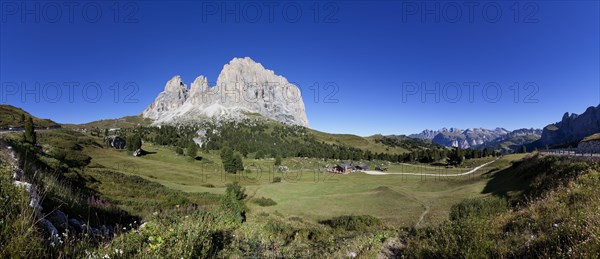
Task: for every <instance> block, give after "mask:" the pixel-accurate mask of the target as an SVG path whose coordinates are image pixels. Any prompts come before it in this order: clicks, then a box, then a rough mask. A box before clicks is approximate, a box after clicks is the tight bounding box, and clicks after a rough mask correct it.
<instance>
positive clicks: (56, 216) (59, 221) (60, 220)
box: [49, 210, 69, 229]
mask: <svg viewBox="0 0 600 259" xmlns="http://www.w3.org/2000/svg"><path fill="white" fill-rule="evenodd" d="M49 219H50V221H51V222H52V224H54V226H56V227H57V228H60V229H67V227H69V219H68V217H67V214H65V213H64V212H62V211H60V210H57V211H54V212H52V214H50V217H49Z"/></svg>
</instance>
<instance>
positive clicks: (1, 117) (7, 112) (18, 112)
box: [0, 105, 60, 129]
mask: <svg viewBox="0 0 600 259" xmlns="http://www.w3.org/2000/svg"><path fill="white" fill-rule="evenodd" d="M29 116H31V117H32V119H33V125H34V126H35V127H36V128H47V127H59V126H60V125H58V123H56V122H54V121H51V120H49V119H40V118H37V117H35V116H32V115H31V114H29V113H28V112H26V111H24V110H22V109H21V108H17V107H14V106H11V105H0V129H8V128H11V127H12V128H23V127H25V120H24V119H23V118H27V117H29Z"/></svg>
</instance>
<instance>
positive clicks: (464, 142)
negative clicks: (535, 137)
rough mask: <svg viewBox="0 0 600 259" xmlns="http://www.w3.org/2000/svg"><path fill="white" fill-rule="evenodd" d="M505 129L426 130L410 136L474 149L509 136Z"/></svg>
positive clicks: (445, 144)
mask: <svg viewBox="0 0 600 259" xmlns="http://www.w3.org/2000/svg"><path fill="white" fill-rule="evenodd" d="M508 133H509V131H508V130H506V129H504V128H496V129H493V130H489V129H482V128H469V129H466V130H462V129H457V128H450V129H447V128H442V129H440V130H424V131H423V132H421V133H419V134H413V135H410V137H413V138H421V139H431V141H432V142H433V143H435V144H439V145H443V146H447V147H460V148H463V149H465V148H474V147H477V146H480V145H482V144H485V143H487V142H490V141H492V140H494V139H496V138H498V137H501V136H504V135H506V134H508Z"/></svg>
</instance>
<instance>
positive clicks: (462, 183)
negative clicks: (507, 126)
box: [84, 143, 522, 226]
mask: <svg viewBox="0 0 600 259" xmlns="http://www.w3.org/2000/svg"><path fill="white" fill-rule="evenodd" d="M144 150H145V151H147V152H148V154H147V155H145V156H143V157H133V156H131V155H130V154H129V153H127V152H126V151H119V150H114V149H107V148H100V147H86V148H85V149H84V153H86V154H88V155H90V156H91V157H92V158H93V159H92V164H90V167H106V168H111V169H114V170H117V171H120V172H123V173H125V174H130V175H138V176H141V177H143V178H145V179H148V180H151V181H154V182H157V183H160V184H162V185H164V186H166V187H168V188H172V189H175V190H181V191H185V192H208V193H216V194H222V193H223V192H224V190H225V185H226V184H227V183H231V182H234V181H237V182H240V183H241V184H242V185H243V186H245V188H246V193H247V194H248V200H251V201H252V200H253V199H256V198H262V197H264V198H270V199H272V200H274V201H275V202H276V203H277V204H276V205H273V206H268V207H261V206H259V205H257V204H256V203H253V202H249V203H248V205H249V206H250V209H251V210H250V213H249V215H248V216H249V220H252V219H253V218H254V217H256V216H257V215H259V214H260V213H263V212H266V213H280V214H282V215H284V216H286V217H293V216H298V217H302V218H305V219H309V220H315V221H317V220H322V219H326V218H331V217H334V216H339V215H363V214H369V215H372V216H376V217H379V218H381V219H383V220H384V221H385V222H387V223H389V224H393V225H399V226H409V225H415V224H417V223H418V224H419V225H425V224H428V223H436V222H439V221H441V220H443V219H445V218H447V216H448V212H449V210H450V206H451V205H452V204H455V203H457V202H460V201H461V200H463V199H465V198H470V197H477V196H483V195H486V194H482V190H483V189H484V187H486V184H487V182H488V174H486V173H488V172H490V171H491V170H498V169H500V168H503V167H506V166H509V165H510V161H513V160H516V159H518V158H521V157H522V156H519V155H510V156H505V157H503V158H501V159H500V160H498V161H496V162H494V163H491V164H490V165H487V166H485V167H483V168H481V169H480V170H478V171H477V172H475V173H474V174H472V175H466V176H460V177H444V176H443V174H444V173H440V176H439V177H431V176H430V177H426V176H412V175H367V174H365V173H363V172H353V173H350V174H347V175H336V174H331V173H320V172H317V171H316V170H312V171H311V170H309V169H315V168H324V167H325V166H327V165H333V164H335V163H336V161H333V160H328V161H325V160H322V159H305V158H287V159H284V160H283V163H282V164H283V165H285V166H288V167H289V168H290V170H293V172H290V173H280V172H276V170H274V169H273V163H274V160H272V159H260V160H256V159H244V165H245V167H246V171H245V172H244V173H238V174H237V175H233V174H227V173H225V172H223V171H222V170H221V169H220V168H221V161H220V157H219V155H218V153H217V152H210V153H204V152H200V153H199V154H198V155H199V156H201V157H202V159H201V160H192V159H191V158H189V157H185V156H181V155H177V154H176V153H175V151H174V150H173V149H171V148H168V147H163V146H157V145H152V144H150V143H146V144H144ZM249 157H251V156H249ZM490 160H491V158H488V159H478V160H476V161H470V162H471V163H472V164H473V167H474V166H476V165H479V164H483V163H485V162H488V161H490ZM375 164H376V163H370V165H372V166H373V165H375ZM388 167H389V170H390V171H394V172H400V170H401V172H405V173H431V172H445V174H453V173H461V172H465V171H468V170H469V169H468V168H456V169H454V168H453V169H446V168H440V169H439V170H436V169H433V168H431V166H419V165H402V164H401V165H396V164H392V165H389V166H388ZM248 169H249V170H248ZM300 169H304V170H300ZM275 177H280V178H281V179H282V180H281V182H278V183H273V182H272V181H273V179H274V178H275Z"/></svg>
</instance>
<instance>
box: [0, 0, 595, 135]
mask: <svg viewBox="0 0 600 259" xmlns="http://www.w3.org/2000/svg"><path fill="white" fill-rule="evenodd" d="M69 2H75V3H77V4H78V5H77V6H73V7H69V6H66V5H65V4H64V3H62V2H55V1H53V2H52V3H53V4H51V5H48V4H46V2H27V3H25V6H23V5H21V4H22V2H20V1H2V2H1V3H2V5H1V7H2V9H1V10H0V14H1V15H2V20H0V30H1V31H0V44H1V45H0V65H1V67H0V81H1V82H2V89H0V90H2V91H0V94H1V96H0V101H1V102H2V103H8V104H12V105H15V106H19V107H22V108H24V109H26V110H27V111H29V112H31V113H32V114H34V115H36V116H39V117H44V118H51V119H53V120H55V121H58V122H62V123H82V122H88V121H92V120H98V119H104V118H115V117H121V116H125V115H133V114H139V113H141V112H142V111H143V110H144V109H145V107H146V106H148V105H149V104H150V103H151V102H152V101H153V100H154V98H155V97H156V96H157V95H158V93H159V92H160V91H162V90H163V88H164V84H165V82H166V81H167V80H169V79H170V78H171V77H172V76H173V75H177V74H179V75H181V76H182V77H183V79H184V80H185V81H186V83H187V84H188V85H190V84H191V82H192V81H193V80H194V79H195V78H196V76H198V75H206V76H207V77H208V78H209V81H213V82H214V81H216V79H217V76H218V73H219V72H220V70H221V69H222V67H223V65H224V64H225V63H227V62H228V61H229V60H231V59H232V58H233V57H245V56H249V57H251V58H252V59H254V60H255V61H257V62H260V63H262V64H263V65H264V66H265V67H267V68H269V69H273V70H275V72H276V73H277V74H280V75H283V76H285V77H286V78H288V80H289V81H291V82H294V83H296V84H297V85H299V86H300V87H301V89H302V90H303V97H304V102H305V105H306V112H307V115H308V119H309V121H310V124H311V128H314V129H317V130H322V131H327V132H336V133H337V132H340V133H354V134H359V135H371V134H377V133H383V134H409V133H414V132H419V131H421V130H423V129H426V128H429V129H437V128H441V127H458V128H469V127H484V128H495V127H505V128H507V129H517V128H523V127H527V128H529V127H538V128H541V127H543V126H545V125H546V124H548V123H551V122H555V121H558V120H560V118H561V116H562V114H563V113H564V112H566V111H568V112H576V113H581V112H583V111H584V110H585V108H587V107H588V106H592V105H594V106H596V105H598V104H599V102H600V88H599V87H600V82H599V78H600V65H599V60H600V53H599V48H600V40H599V34H600V16H599V13H600V6H599V3H598V2H597V1H543V2H542V1H539V2H530V3H531V4H529V5H528V4H526V3H527V2H514V1H496V2H491V3H490V2H481V3H480V4H479V5H478V6H475V7H469V6H467V5H465V3H464V2H443V1H439V2H437V1H429V2H426V3H424V5H425V6H423V2H420V1H419V2H413V1H380V2H378V1H352V2H329V3H331V4H329V5H326V3H328V2H317V5H318V8H316V9H318V10H319V14H318V15H317V17H316V19H315V3H316V2H312V1H311V2H305V1H296V2H284V3H280V4H279V5H278V6H274V7H269V5H268V4H264V3H262V2H250V3H251V4H248V3H247V2H227V3H226V4H225V5H223V4H222V3H221V2H216V1H199V2H192V1H181V2H177V1H148V2H133V3H134V4H132V5H126V4H125V2H119V4H115V2H113V1H96V2H92V4H87V2H77V1H69ZM35 3H39V7H36V4H35ZM236 3H238V4H239V8H238V9H237V10H236ZM286 3H287V5H286ZM215 4H216V5H215ZM486 4H487V5H486ZM436 5H439V8H437V9H436ZM84 6H85V7H86V8H85V10H87V15H86V12H84ZM284 6H285V7H286V8H287V9H285V10H287V13H288V16H285V15H284V14H285V12H284ZM484 6H486V8H485V10H486V11H487V12H484ZM23 7H25V8H26V9H28V10H29V11H28V12H22V11H23V10H22V8H23ZM57 7H58V10H60V12H61V13H60V14H59V15H58V16H57V13H56V10H57ZM97 7H100V8H101V9H102V14H101V15H100V16H98V20H97V21H96V22H92V21H93V20H94V18H95V16H96V13H95V9H96V8H97ZM116 7H118V9H119V10H120V12H119V13H118V14H116V13H115V10H116V9H115V8H116ZM136 7H137V11H136V10H134V9H135V8H136ZM296 7H299V8H300V10H302V14H301V16H300V17H299V18H298V20H297V21H295V22H294V21H293V20H294V18H295V16H296V12H295V11H296V9H295V8H296ZM423 7H425V8H427V10H429V11H428V12H421V10H422V8H423ZM457 7H458V9H457ZM496 7H499V8H500V9H501V11H502V14H501V15H499V16H496V15H495V13H496V9H495V8H496ZM36 8H37V9H36ZM71 8H72V10H73V12H72V16H70V14H71V12H70V9H71ZM208 8H213V9H208ZM214 8H216V9H214ZM223 8H227V10H229V11H227V12H221V11H222V10H223ZM257 8H258V9H259V10H260V12H261V15H260V17H259V18H258V22H254V21H253V19H254V18H255V16H256V10H257ZM414 8H417V9H418V10H416V12H412V11H413V10H415V9H414ZM213 10H216V12H213ZM270 10H273V12H272V16H271V17H270ZM456 10H460V12H461V13H462V16H460V17H459V18H458V20H457V21H456V22H453V19H455V17H456ZM470 10H473V12H472V15H471V12H470ZM515 10H519V12H518V14H517V13H516V12H515ZM134 11H135V12H134ZM28 13H34V14H28ZM485 13H487V15H486V14H485ZM36 15H39V17H40V21H39V22H36V20H35V19H36V17H35V16H36ZM224 15H225V17H224V19H223V16H224ZM236 15H239V21H236V17H235V16H236ZM437 15H439V17H440V19H439V22H438V21H436V16H437ZM115 17H116V18H117V19H116V20H117V21H118V22H115ZM55 19H56V20H57V21H56V22H55V21H54V20H55ZM271 19H272V21H271ZM494 19H497V21H495V20H494ZM515 19H517V22H515ZM36 82H38V83H40V86H41V87H40V88H39V91H37V92H35V91H36V90H35V83H36ZM53 82H56V83H58V84H63V83H65V82H67V83H68V82H78V83H79V84H80V86H78V87H75V88H74V94H73V96H72V98H73V100H70V98H69V91H68V89H69V88H68V87H64V86H63V87H62V88H61V89H62V96H60V97H57V96H56V88H54V87H52V84H53ZM128 82H133V83H135V84H136V85H137V86H138V87H139V91H138V92H137V93H134V94H133V95H132V96H130V97H131V98H128V99H127V100H125V95H126V94H130V93H132V91H131V90H132V89H133V88H125V85H126V83H128ZM328 82H334V83H335V84H336V85H337V86H338V87H339V91H338V92H337V94H335V96H334V97H333V99H337V100H338V102H337V103H325V102H323V101H324V99H325V96H326V95H327V94H328V93H330V92H331V88H330V89H329V90H326V89H324V86H325V84H326V83H328ZM411 82H417V83H418V84H419V85H420V84H421V83H424V84H425V87H427V88H428V89H435V83H436V82H439V83H440V84H441V86H442V88H440V91H439V99H440V100H439V102H436V100H435V95H434V94H430V95H426V96H425V97H426V100H424V101H422V100H421V97H422V96H421V92H420V91H419V89H418V88H410V89H409V88H403V85H406V84H410V83H411ZM453 82H456V83H458V84H460V85H462V84H463V83H465V82H477V83H479V84H480V86H478V87H477V86H476V87H474V95H473V101H472V102H471V101H470V100H469V94H468V90H469V88H468V87H466V86H461V90H462V97H460V98H458V99H457V100H456V101H454V102H453V101H452V99H456V98H455V97H456V91H455V88H452V87H447V88H443V86H444V85H451V84H452V83H453ZM515 82H516V83H519V89H520V90H519V93H520V95H519V96H518V99H517V102H515V100H514V98H515V96H514V94H515V89H516V88H514V87H511V85H513V84H514V83H515ZM529 82H532V83H534V84H535V85H537V92H535V94H534V95H533V96H530V98H527V97H526V95H528V94H531V93H534V92H533V90H534V87H528V88H525V85H526V84H527V83H529ZM14 83H17V84H18V85H21V84H24V85H25V87H26V88H27V89H29V90H30V91H31V94H26V96H25V98H26V99H25V100H22V96H21V94H22V93H28V92H26V91H27V89H25V88H21V87H19V88H14V86H13V85H14ZM89 83H97V84H98V85H100V87H101V88H102V96H101V97H99V98H97V99H98V102H95V103H93V102H90V101H86V100H85V99H84V98H83V96H82V89H83V86H84V85H86V84H89ZM115 83H118V84H119V86H120V88H119V89H120V91H119V92H120V95H119V96H117V97H118V98H117V99H116V100H115V91H114V89H116V88H112V89H113V90H111V85H113V84H115ZM315 83H318V84H319V85H320V86H321V89H320V95H319V98H318V102H315V92H314V91H313V90H311V88H310V87H311V86H312V85H314V84H315ZM490 83H491V84H495V83H496V84H497V86H499V87H500V89H501V90H502V96H501V97H499V98H497V99H498V100H497V102H491V101H489V100H486V96H484V94H483V93H482V89H483V85H485V84H488V86H489V87H488V88H487V89H488V93H489V97H488V99H494V96H495V91H494V90H495V89H496V88H494V87H492V86H491V85H490ZM44 89H45V91H44ZM87 89H88V91H89V94H90V97H89V99H94V96H95V92H94V89H95V88H93V87H91V86H90V87H88V88H87ZM313 89H314V88H313ZM403 89H404V90H403ZM443 89H447V90H448V95H446V96H444V95H443V94H444V93H443V92H444V91H443ZM408 90H416V94H413V95H407V96H406V98H405V100H403V97H402V96H403V91H404V92H405V93H406V92H407V91H408ZM421 90H422V89H421ZM15 92H16V93H15ZM36 95H37V97H39V98H40V100H39V102H38V101H36V100H35V97H36ZM444 97H446V98H444ZM52 99H56V100H57V102H56V103H54V102H53V100H52ZM115 101H116V102H115ZM125 101H128V102H125ZM525 101H534V103H527V102H525ZM535 101H537V102H535Z"/></svg>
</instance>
